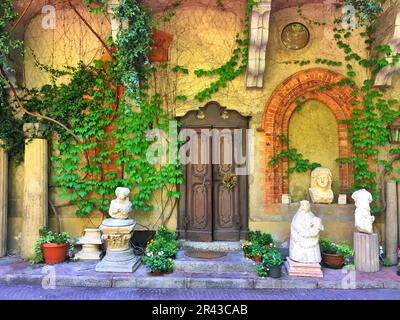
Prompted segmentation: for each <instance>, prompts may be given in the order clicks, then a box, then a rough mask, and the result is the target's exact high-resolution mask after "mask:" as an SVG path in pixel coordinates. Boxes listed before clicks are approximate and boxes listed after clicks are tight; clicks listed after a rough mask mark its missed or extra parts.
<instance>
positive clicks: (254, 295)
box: [0, 285, 400, 300]
mask: <svg viewBox="0 0 400 320" xmlns="http://www.w3.org/2000/svg"><path fill="white" fill-rule="evenodd" d="M0 299H2V300H122V299H123V300H400V291H399V290H390V289H369V290H335V289H311V290H307V289H266V290H244V289H230V290H222V289H196V290H192V289H129V288H123V289H117V288H80V287H78V288H70V287H59V288H56V289H47V290H45V289H43V288H41V287H40V286H27V285H12V286H9V285H0Z"/></svg>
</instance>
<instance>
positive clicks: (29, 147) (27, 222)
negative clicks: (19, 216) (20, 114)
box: [21, 123, 48, 259]
mask: <svg viewBox="0 0 400 320" xmlns="http://www.w3.org/2000/svg"><path fill="white" fill-rule="evenodd" d="M46 128H47V127H46V125H44V124H40V123H25V124H24V133H25V136H26V138H27V141H26V146H25V158H24V166H25V175H24V211H23V220H22V221H23V222H22V233H21V257H22V258H23V259H29V258H32V257H33V256H34V248H35V242H36V240H37V239H38V238H39V230H40V229H42V228H43V227H45V226H47V220H48V145H47V140H46V139H44V138H43V132H44V130H45V129H46Z"/></svg>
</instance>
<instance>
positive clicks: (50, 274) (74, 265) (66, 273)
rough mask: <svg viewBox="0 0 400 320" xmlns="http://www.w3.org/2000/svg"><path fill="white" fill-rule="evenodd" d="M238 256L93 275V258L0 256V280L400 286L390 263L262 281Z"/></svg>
mask: <svg viewBox="0 0 400 320" xmlns="http://www.w3.org/2000/svg"><path fill="white" fill-rule="evenodd" d="M241 257H242V254H237V257H236V258H237V259H239V261H238V262H239V263H238V265H240V266H241V267H240V268H239V269H240V270H239V269H238V270H237V271H236V272H218V271H215V270H214V269H216V270H221V269H222V270H224V268H223V267H221V265H224V263H228V264H227V266H230V263H231V262H232V260H233V259H234V258H235V257H233V256H228V257H223V258H219V259H213V260H208V261H204V259H193V258H189V259H183V258H182V257H180V256H178V261H179V263H178V265H180V262H181V261H184V262H185V263H188V261H189V262H193V263H194V264H196V263H197V264H198V263H205V264H208V265H209V266H210V268H209V271H208V272H204V271H202V272H188V271H185V270H190V267H189V269H185V268H186V267H183V268H182V266H180V267H179V268H178V269H180V270H182V271H176V272H174V273H171V274H166V275H162V276H151V275H149V274H148V273H147V272H146V269H145V267H144V266H143V265H141V266H140V267H139V269H138V270H137V271H136V272H135V273H99V272H96V271H95V270H94V268H95V265H96V263H97V262H96V261H77V262H66V263H62V264H58V265H54V266H49V265H31V264H29V263H27V262H24V261H22V260H21V259H20V258H18V257H13V256H9V257H4V258H1V259H0V284H5V285H16V284H19V285H39V286H43V285H48V284H49V283H50V284H51V283H53V284H55V285H56V286H64V287H102V288H106V287H109V288H111V287H112V288H138V289H144V288H147V289H293V288H296V289H316V288H321V289H400V277H399V276H397V274H396V267H390V268H386V267H381V270H380V271H379V272H376V273H361V272H355V271H350V270H345V269H342V270H333V269H327V268H323V273H324V278H321V279H312V278H300V277H289V276H288V275H287V274H286V273H285V272H283V276H282V277H281V278H279V279H272V278H265V279H264V278H261V277H258V276H257V275H256V274H255V272H254V271H250V269H249V265H252V264H253V262H251V261H249V260H244V259H243V261H240V259H242V258H241ZM193 263H189V266H193V265H194V264H193ZM243 264H245V266H244V267H243ZM225 270H226V269H225ZM239 271H240V272H239ZM49 280H50V282H49ZM54 280H55V281H54Z"/></svg>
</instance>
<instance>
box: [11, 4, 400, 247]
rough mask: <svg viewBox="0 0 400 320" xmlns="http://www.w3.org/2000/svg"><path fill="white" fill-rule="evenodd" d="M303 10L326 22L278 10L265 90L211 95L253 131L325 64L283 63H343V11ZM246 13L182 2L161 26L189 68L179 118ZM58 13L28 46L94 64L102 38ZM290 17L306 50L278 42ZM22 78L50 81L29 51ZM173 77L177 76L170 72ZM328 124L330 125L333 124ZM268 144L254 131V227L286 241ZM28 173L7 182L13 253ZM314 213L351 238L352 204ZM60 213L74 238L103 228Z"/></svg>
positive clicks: (35, 25) (104, 27)
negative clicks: (271, 183) (276, 98)
mask: <svg viewBox="0 0 400 320" xmlns="http://www.w3.org/2000/svg"><path fill="white" fill-rule="evenodd" d="M210 1H211V0H210ZM242 2H243V3H242ZM229 8H231V6H229ZM303 12H304V13H305V14H306V16H307V17H308V18H310V19H313V20H317V21H320V22H326V23H327V25H325V26H324V25H320V26H317V25H315V24H310V23H309V22H308V21H305V20H304V19H302V18H301V17H299V15H298V13H297V7H293V8H289V9H284V10H281V11H278V12H274V13H273V14H272V15H271V19H270V35H269V42H268V47H267V61H266V72H265V77H264V88H263V89H246V86H245V83H246V81H245V76H239V77H238V78H237V79H235V80H234V81H232V82H229V83H228V86H227V88H225V89H221V90H220V92H218V93H216V94H215V95H214V96H213V98H212V99H213V100H215V101H218V102H219V103H220V104H221V105H223V106H226V107H228V108H229V109H235V110H238V111H239V112H241V113H242V114H244V115H248V116H251V117H252V118H251V122H250V127H251V128H252V129H258V128H260V127H261V119H262V115H263V112H264V108H265V105H266V103H267V101H268V99H269V97H270V96H271V94H272V92H273V90H274V89H275V88H276V87H277V86H278V85H279V84H280V83H282V82H283V81H284V80H285V79H286V78H288V77H289V76H291V75H292V74H294V73H296V72H298V71H300V70H304V69H306V68H312V67H317V66H318V67H320V65H316V64H314V63H311V64H310V65H308V66H306V67H300V66H298V65H287V64H283V63H282V62H284V61H288V60H294V59H311V60H312V59H315V58H318V57H323V58H328V59H331V60H341V58H342V56H343V54H342V52H341V51H339V50H338V49H337V46H336V44H335V43H334V42H333V41H331V39H332V37H333V32H332V28H333V25H332V22H333V20H334V18H335V14H336V15H337V14H338V12H335V9H334V7H333V6H332V7H327V6H326V5H321V4H320V5H318V4H310V5H305V6H304V7H303ZM243 16H244V1H241V2H240V3H239V2H238V5H237V6H236V7H235V9H229V10H226V11H220V10H218V9H212V8H209V7H204V6H200V5H199V6H196V5H190V6H185V4H184V3H183V4H182V5H181V6H179V7H178V8H177V9H176V15H175V17H174V18H173V19H172V21H171V23H169V24H163V23H161V25H160V29H163V30H165V31H167V32H169V33H171V34H172V35H173V37H174V41H173V44H172V47H171V50H170V62H169V65H170V66H171V67H173V66H175V65H180V66H182V67H185V68H188V69H189V70H190V74H189V75H179V76H178V78H177V81H176V83H174V84H173V85H172V87H174V88H175V87H176V88H177V91H176V92H175V93H174V94H175V95H186V96H188V100H187V101H185V102H178V103H176V104H174V105H173V106H170V107H174V108H175V113H176V115H183V114H185V113H186V112H187V111H188V110H191V109H195V108H198V107H200V106H202V105H204V104H205V103H206V102H204V103H199V102H198V101H196V100H194V99H193V96H194V95H195V94H196V93H197V92H199V91H200V90H201V89H203V88H205V87H206V86H207V85H208V84H209V83H210V82H211V81H213V80H215V78H212V77H210V78H208V77H205V78H197V77H196V76H195V75H194V74H193V70H195V69H199V68H204V69H210V68H214V67H217V66H220V65H222V64H223V63H224V62H226V61H227V60H228V59H229V58H230V56H231V52H232V50H233V49H234V48H235V41H234V39H235V35H236V34H237V33H239V32H241V30H242V27H243ZM60 17H61V18H60V19H61V21H62V23H59V24H58V27H59V26H60V27H62V28H63V29H62V30H60V31H57V30H56V32H53V31H44V30H41V28H40V16H38V17H36V18H35V19H34V20H33V21H32V23H31V24H30V26H29V27H28V29H27V32H26V34H25V41H26V45H27V47H30V48H32V49H34V51H35V54H36V55H37V57H38V58H39V60H40V62H42V63H47V64H50V65H53V66H60V65H62V64H64V63H68V64H70V63H75V62H77V61H78V60H79V59H84V60H85V61H87V62H89V61H91V60H92V59H93V58H94V57H95V56H97V55H98V54H99V53H100V51H99V44H98V43H97V41H96V40H95V39H93V37H92V36H91V35H90V33H89V31H88V30H87V29H85V27H84V26H82V25H81V23H80V22H78V20H77V18H76V17H74V16H73V14H72V13H71V12H70V11H66V12H62V13H61V14H60ZM90 19H92V20H91V22H94V24H95V25H96V26H97V28H98V30H99V31H100V32H101V34H103V35H104V34H106V33H107V32H109V25H108V24H107V21H105V20H104V19H103V18H100V17H99V16H97V17H96V18H93V17H91V18H90ZM96 19H98V20H96ZM95 20H96V22H95ZM291 22H301V23H303V24H305V25H306V26H307V27H308V28H309V31H310V34H311V39H310V42H309V44H308V45H307V47H306V48H304V49H302V50H299V51H291V50H288V49H287V48H285V47H284V46H283V45H282V43H281V41H280V34H281V31H282V29H283V28H284V27H285V26H286V25H287V24H288V23H291ZM72 30H73V32H72ZM351 42H352V46H353V47H354V48H355V50H356V51H357V52H360V53H363V52H364V46H363V41H361V40H360V38H359V37H357V36H354V37H352V38H351ZM327 68H328V69H331V70H333V71H336V72H338V73H342V74H344V73H345V67H327ZM357 69H358V70H357V72H358V74H359V78H358V79H356V80H357V81H358V83H359V84H360V83H361V81H362V80H363V79H364V78H365V71H364V70H363V69H362V68H357ZM158 76H159V79H157V81H158V83H161V82H163V81H166V80H167V79H166V78H164V79H163V78H162V73H159V74H158ZM25 79H26V84H27V85H28V86H30V87H31V86H38V85H41V84H43V83H45V82H46V81H47V80H48V79H47V78H46V77H45V76H44V75H43V74H42V73H41V72H40V71H38V70H37V69H35V68H34V66H33V60H32V57H31V56H30V55H29V52H28V54H27V57H26V61H25ZM397 79H398V78H397ZM168 81H170V82H171V81H175V80H174V78H173V77H171V78H169V79H168ZM398 81H400V79H399V80H398ZM165 87H167V86H165ZM321 117H322V118H321V119H327V118H329V117H328V116H326V115H325V116H321ZM329 121H331V120H329ZM330 123H331V122H330ZM330 125H331V126H332V124H330ZM313 139H315V140H313ZM313 141H315V142H316V143H318V141H320V140H319V138H318V137H314V138H313V137H311V141H310V144H312V142H313ZM264 144H265V140H264V133H263V132H261V131H255V146H254V148H255V170H254V173H253V174H252V175H250V176H249V196H250V198H249V212H250V229H253V230H254V229H260V230H264V231H269V232H271V233H272V234H273V235H274V236H275V237H276V238H277V239H278V240H279V241H280V242H285V241H286V242H287V240H288V237H289V224H290V220H291V217H292V215H293V213H294V211H295V208H296V205H292V206H291V207H290V210H288V209H287V208H286V207H282V206H281V205H278V206H276V205H273V206H272V205H266V203H265V195H264V193H263V190H265V179H264V175H265V166H266V163H267V161H268V160H269V159H266V158H265V155H264V152H263V150H264V147H265V145H264ZM23 170H24V166H23V165H21V166H19V167H18V168H15V167H12V166H11V169H10V176H11V177H12V179H11V180H12V181H11V182H10V200H11V201H10V211H9V212H10V232H9V240H10V241H9V248H10V250H11V251H18V241H17V240H18V238H19V237H20V225H21V218H20V217H21V216H22V213H21V210H22V207H21V203H22V182H23V181H21V177H23ZM304 181H305V180H304ZM337 185H338V182H337V181H335V182H334V186H335V188H336V186H337ZM57 194H58V193H57V189H56V188H51V198H52V200H53V201H54V202H55V203H56V204H63V200H61V199H59V197H58V196H57ZM160 208H161V204H160V197H158V196H157V195H156V197H155V210H154V211H153V212H147V213H141V212H135V213H134V215H133V216H134V218H135V219H136V220H138V222H139V223H141V224H143V225H145V226H149V227H152V226H153V225H154V223H155V222H156V220H157V218H158V216H159V213H160ZM316 210H317V211H316V213H317V214H320V215H322V216H323V219H324V224H325V234H326V235H328V236H332V237H333V238H334V239H335V240H341V239H346V240H351V233H352V213H351V210H352V207H344V208H338V207H336V206H334V207H318V208H316ZM349 210H350V211H349ZM59 212H60V214H61V217H62V227H63V230H65V231H67V232H70V233H72V234H73V235H75V236H77V235H79V234H80V233H81V231H82V229H83V228H84V227H93V226H98V225H99V223H100V221H101V216H99V215H97V214H93V216H91V217H87V218H84V219H82V218H77V217H75V209H74V208H73V207H63V208H60V209H59ZM284 212H285V213H284ZM343 212H346V214H345V215H343ZM50 222H51V224H52V225H54V218H53V214H52V213H51V214H50ZM168 226H169V227H170V228H175V226H176V212H174V213H173V215H172V217H171V219H170V220H169V223H168Z"/></svg>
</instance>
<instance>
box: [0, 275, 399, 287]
mask: <svg viewBox="0 0 400 320" xmlns="http://www.w3.org/2000/svg"><path fill="white" fill-rule="evenodd" d="M207 276H208V275H203V274H201V273H199V274H197V275H196V277H193V276H191V275H187V274H185V273H179V272H178V273H176V274H175V273H174V274H173V275H168V276H144V277H134V276H132V275H115V274H107V275H104V276H101V277H98V276H68V275H59V276H57V278H56V286H62V287H102V288H138V289H146V288H147V289H233V290H234V289H343V290H346V289H399V290H400V282H393V281H376V280H363V281H358V282H357V283H356V286H355V287H354V288H351V287H350V288H346V287H343V286H342V283H341V281H331V280H323V279H315V278H289V277H287V276H283V277H282V278H279V279H273V278H265V279H264V278H239V276H240V275H239V274H237V277H236V278H233V276H235V275H234V274H231V275H230V277H225V278H223V277H219V278H211V277H209V276H208V277H207ZM43 283H45V278H44V276H41V275H29V274H14V275H2V276H0V284H6V285H39V286H40V285H42V284H43Z"/></svg>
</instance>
